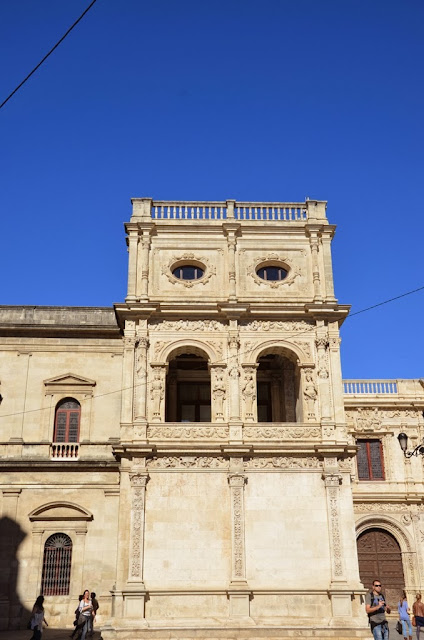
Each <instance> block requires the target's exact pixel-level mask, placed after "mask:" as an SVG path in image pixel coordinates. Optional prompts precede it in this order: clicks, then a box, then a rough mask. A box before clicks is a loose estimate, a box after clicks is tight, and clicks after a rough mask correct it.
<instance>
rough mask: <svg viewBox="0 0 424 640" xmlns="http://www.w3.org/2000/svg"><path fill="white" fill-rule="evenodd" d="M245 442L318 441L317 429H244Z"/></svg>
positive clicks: (319, 432)
mask: <svg viewBox="0 0 424 640" xmlns="http://www.w3.org/2000/svg"><path fill="white" fill-rule="evenodd" d="M243 434H244V439H245V440H319V439H320V438H321V429H320V428H319V427H244V430H243Z"/></svg>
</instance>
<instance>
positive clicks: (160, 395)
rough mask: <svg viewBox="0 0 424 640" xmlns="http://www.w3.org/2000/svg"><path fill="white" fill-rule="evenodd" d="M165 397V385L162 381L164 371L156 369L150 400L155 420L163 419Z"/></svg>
mask: <svg viewBox="0 0 424 640" xmlns="http://www.w3.org/2000/svg"><path fill="white" fill-rule="evenodd" d="M164 397H165V384H164V382H163V380H162V371H161V370H160V369H156V370H155V371H154V374H153V380H152V382H151V385H150V399H151V401H152V412H153V420H160V419H161V410H162V402H163V399H164Z"/></svg>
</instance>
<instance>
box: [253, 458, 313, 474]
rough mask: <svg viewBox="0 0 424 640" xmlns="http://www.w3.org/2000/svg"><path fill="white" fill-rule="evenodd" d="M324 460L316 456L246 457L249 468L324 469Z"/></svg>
mask: <svg viewBox="0 0 424 640" xmlns="http://www.w3.org/2000/svg"><path fill="white" fill-rule="evenodd" d="M323 464H324V463H323V461H322V460H320V459H319V458H316V457H314V456H311V457H307V458H294V457H287V456H278V457H273V458H244V465H245V468H246V469H247V470H248V469H299V470H301V471H304V470H305V469H322V468H323Z"/></svg>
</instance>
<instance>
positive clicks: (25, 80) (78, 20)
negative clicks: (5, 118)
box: [0, 0, 97, 109]
mask: <svg viewBox="0 0 424 640" xmlns="http://www.w3.org/2000/svg"><path fill="white" fill-rule="evenodd" d="M96 2H97V0H92V2H90V4H89V5H88V7H87V8H86V9H85V11H83V12H82V14H81V15H80V17H79V18H78V19H77V20H75V22H74V23H73V24H72V25H71V26H70V27H69V29H68V30H67V31H66V33H64V34H63V36H62V37H61V38H60V40H58V41H57V42H56V44H55V45H54V47H52V48H51V49H50V51H49V52H48V53H46V55H45V56H44V57H43V58H42V59H41V60H40V62H39V63H38V64H37V65H36V66H35V67H34V68H33V70H32V71H30V72H29V74H28V75H27V76H26V77H25V78H24V79H23V80H22V82H20V83H19V84H18V86H17V87H16V88H15V89H14V90H13V91H12V93H10V94H9V95H8V96H7V98H6V100H3V102H2V103H1V104H0V109H2V108H3V107H4V106H5V104H6V103H7V102H9V100H10V99H11V98H12V97H13V96H14V95H15V93H16V92H17V91H19V89H20V88H21V87H23V85H24V84H25V83H26V82H27V81H28V80H29V79H30V77H31V76H32V75H34V73H35V72H36V71H37V69H39V68H40V67H41V65H42V64H43V63H44V62H45V61H46V60H47V58H48V57H49V56H51V54H52V53H53V51H55V50H56V49H57V48H58V46H59V45H60V44H61V43H62V42H63V41H64V40H65V38H66V37H67V36H68V35H69V34H70V33H71V31H72V30H73V29H75V27H76V26H77V24H78V23H79V22H81V20H82V19H83V17H84V16H85V15H86V14H87V13H88V12H89V11H90V9H91V7H92V6H93V5H94V4H95V3H96Z"/></svg>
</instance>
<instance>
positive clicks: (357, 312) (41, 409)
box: [0, 286, 424, 419]
mask: <svg viewBox="0 0 424 640" xmlns="http://www.w3.org/2000/svg"><path fill="white" fill-rule="evenodd" d="M423 289H424V286H422V287H418V288H417V289H412V291H406V292H405V293H401V294H400V295H399V296H395V297H394V298H388V299H387V300H383V301H382V302H378V303H377V304H374V305H372V306H371V307H366V308H365V309H360V310H359V311H355V313H351V314H350V315H349V316H347V318H346V320H349V319H350V318H352V317H353V316H357V315H359V314H360V313H365V312H366V311H370V310H371V309H375V308H376V307H381V306H383V305H385V304H388V303H389V302H393V301H394V300H399V299H400V298H405V297H406V296H410V295H412V294H413V293H417V292H418V291H422V290H423ZM313 331H315V327H311V328H310V329H308V330H307V331H296V332H295V333H292V334H285V335H284V337H285V338H298V337H299V336H305V335H307V334H310V333H311V332H313ZM254 348H256V347H254ZM252 351H253V348H252V349H247V350H246V351H240V352H239V356H240V355H241V356H243V355H246V354H248V353H251V352H252ZM228 361H229V357H227V358H224V359H223V360H221V362H222V363H225V362H228ZM149 385H150V383H148V382H147V380H146V382H140V383H139V384H133V385H131V386H130V387H120V388H119V389H115V390H114V391H106V392H105V393H99V394H98V395H95V396H94V395H93V396H92V397H91V398H90V400H97V398H103V397H105V396H111V395H113V394H115V393H122V392H123V391H134V389H140V388H142V387H146V391H147V389H148V387H149ZM46 410H47V411H50V407H39V408H37V409H27V410H26V411H16V412H15V413H7V414H4V415H2V416H0V419H1V418H11V417H13V416H19V415H22V414H24V413H35V412H36V411H46Z"/></svg>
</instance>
